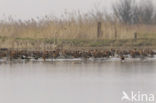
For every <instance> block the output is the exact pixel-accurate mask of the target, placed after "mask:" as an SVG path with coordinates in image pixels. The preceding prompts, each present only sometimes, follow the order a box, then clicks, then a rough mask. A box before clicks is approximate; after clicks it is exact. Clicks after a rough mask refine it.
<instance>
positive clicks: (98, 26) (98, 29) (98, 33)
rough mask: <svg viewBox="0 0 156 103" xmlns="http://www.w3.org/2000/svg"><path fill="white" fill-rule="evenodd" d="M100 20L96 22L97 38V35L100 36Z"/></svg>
mask: <svg viewBox="0 0 156 103" xmlns="http://www.w3.org/2000/svg"><path fill="white" fill-rule="evenodd" d="M101 33H102V32H101V22H98V24H97V38H98V39H99V37H100V36H101Z"/></svg>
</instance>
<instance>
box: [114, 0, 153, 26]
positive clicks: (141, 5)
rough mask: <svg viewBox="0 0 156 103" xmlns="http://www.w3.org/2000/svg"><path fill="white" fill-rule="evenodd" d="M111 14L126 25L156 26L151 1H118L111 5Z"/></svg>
mask: <svg viewBox="0 0 156 103" xmlns="http://www.w3.org/2000/svg"><path fill="white" fill-rule="evenodd" d="M113 13H114V15H115V17H116V18H117V19H118V20H119V21H121V22H123V23H126V24H156V9H155V8H154V5H153V2H152V1H151V0H140V1H136V0H119V2H118V3H116V4H114V5H113Z"/></svg>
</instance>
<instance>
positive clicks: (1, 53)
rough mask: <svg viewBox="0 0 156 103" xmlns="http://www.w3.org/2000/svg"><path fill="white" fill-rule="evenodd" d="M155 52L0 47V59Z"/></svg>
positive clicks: (149, 51)
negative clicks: (32, 49)
mask: <svg viewBox="0 0 156 103" xmlns="http://www.w3.org/2000/svg"><path fill="white" fill-rule="evenodd" d="M154 55H156V52H155V51H153V50H152V49H136V48H134V49H131V50H119V49H110V50H98V49H92V50H61V49H55V50H52V51H27V50H9V49H7V48H0V59H3V58H9V59H36V60H37V59H44V60H46V59H58V58H62V59H68V58H70V59H73V58H86V59H87V58H111V57H118V58H120V59H121V60H125V58H128V57H131V58H145V57H151V58H152V57H154Z"/></svg>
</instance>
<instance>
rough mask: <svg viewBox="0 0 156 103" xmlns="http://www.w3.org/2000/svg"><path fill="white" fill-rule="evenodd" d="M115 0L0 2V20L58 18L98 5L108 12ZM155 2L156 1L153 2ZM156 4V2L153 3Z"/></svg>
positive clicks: (16, 0) (13, 0) (11, 0)
mask: <svg viewBox="0 0 156 103" xmlns="http://www.w3.org/2000/svg"><path fill="white" fill-rule="evenodd" d="M116 1H117V0H0V19H6V18H8V16H10V15H11V16H12V17H13V18H15V19H22V20H25V19H30V18H36V17H43V16H45V15H50V16H60V15H61V14H62V13H63V12H64V11H65V10H66V11H73V10H80V11H83V12H86V11H89V10H91V9H93V8H94V7H95V5H100V6H102V7H104V8H106V10H108V11H109V9H110V7H111V4H112V3H113V2H116ZM154 1H156V0H154ZM155 3H156V2H155Z"/></svg>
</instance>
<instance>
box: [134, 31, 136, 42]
mask: <svg viewBox="0 0 156 103" xmlns="http://www.w3.org/2000/svg"><path fill="white" fill-rule="evenodd" d="M134 40H135V41H137V32H135V33H134Z"/></svg>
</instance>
